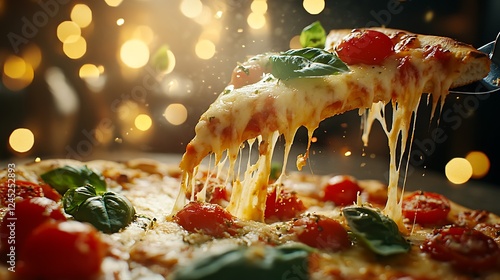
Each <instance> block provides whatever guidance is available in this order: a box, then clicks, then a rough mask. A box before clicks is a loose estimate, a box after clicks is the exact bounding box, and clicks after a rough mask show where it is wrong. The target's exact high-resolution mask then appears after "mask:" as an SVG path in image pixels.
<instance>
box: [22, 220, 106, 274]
mask: <svg viewBox="0 0 500 280" xmlns="http://www.w3.org/2000/svg"><path fill="white" fill-rule="evenodd" d="M106 250H107V246H106V244H105V243H104V242H103V241H102V240H101V238H100V237H99V234H98V232H97V231H96V230H95V229H94V228H93V227H92V226H90V225H88V224H85V223H80V222H76V221H62V222H61V221H58V222H54V221H49V222H45V223H43V224H42V225H40V226H39V227H37V228H36V229H35V230H34V231H33V233H32V234H31V235H30V236H29V238H27V239H26V241H25V244H24V246H23V247H22V254H21V257H20V259H19V260H20V261H19V262H20V264H19V275H22V277H21V278H23V279H90V277H92V276H96V275H97V273H98V272H99V271H100V268H101V263H102V261H103V259H104V256H105V254H106Z"/></svg>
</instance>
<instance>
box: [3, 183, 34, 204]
mask: <svg viewBox="0 0 500 280" xmlns="http://www.w3.org/2000/svg"><path fill="white" fill-rule="evenodd" d="M41 196H43V189H42V187H40V186H39V185H37V184H35V183H31V182H27V181H21V180H16V181H15V183H13V182H9V181H5V182H4V183H3V184H2V185H0V202H1V203H2V205H4V206H8V204H9V202H10V203H13V202H15V201H16V200H18V199H27V198H32V197H41Z"/></svg>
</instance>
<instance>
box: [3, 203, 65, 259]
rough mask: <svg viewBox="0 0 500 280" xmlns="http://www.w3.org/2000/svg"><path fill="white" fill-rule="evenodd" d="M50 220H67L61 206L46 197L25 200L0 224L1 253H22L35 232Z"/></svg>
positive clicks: (10, 211) (9, 212)
mask: <svg viewBox="0 0 500 280" xmlns="http://www.w3.org/2000/svg"><path fill="white" fill-rule="evenodd" d="M50 220H60V221H63V220H66V217H65V216H64V214H63V212H62V210H61V208H60V207H59V204H57V203H56V202H55V201H53V200H50V199H48V198H45V197H35V198H30V199H23V200H20V201H18V202H17V203H16V204H15V208H12V209H10V210H9V211H8V212H7V213H6V214H5V216H4V218H3V220H2V222H1V223H0V246H1V247H0V252H2V255H3V256H5V254H4V253H6V252H10V251H12V247H14V248H15V251H16V252H18V253H19V252H20V249H21V248H22V247H23V244H24V242H25V240H26V239H27V238H28V237H29V236H30V235H31V233H32V232H33V230H34V229H35V228H36V227H38V226H39V225H41V224H42V223H44V222H46V221H50Z"/></svg>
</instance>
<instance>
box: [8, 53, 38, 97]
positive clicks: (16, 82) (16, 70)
mask: <svg viewBox="0 0 500 280" xmlns="http://www.w3.org/2000/svg"><path fill="white" fill-rule="evenodd" d="M34 77H35V72H34V70H33V67H32V66H31V64H29V63H27V61H25V60H24V59H23V58H21V57H19V56H15V55H10V56H8V57H7V58H6V60H5V62H4V66H3V75H2V83H3V85H4V86H5V87H6V88H8V89H10V90H12V91H19V90H22V89H24V88H26V87H27V86H28V85H30V84H31V82H33V78H34Z"/></svg>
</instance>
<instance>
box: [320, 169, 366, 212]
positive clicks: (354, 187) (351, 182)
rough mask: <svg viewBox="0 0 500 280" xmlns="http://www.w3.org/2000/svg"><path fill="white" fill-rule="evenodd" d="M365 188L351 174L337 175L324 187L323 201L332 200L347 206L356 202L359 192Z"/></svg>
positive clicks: (336, 203)
mask: <svg viewBox="0 0 500 280" xmlns="http://www.w3.org/2000/svg"><path fill="white" fill-rule="evenodd" d="M362 191H363V190H362V189H361V187H360V186H359V185H358V183H357V182H356V180H355V179H354V178H353V177H351V176H343V175H337V176H334V177H332V178H330V180H328V184H327V185H326V186H325V188H324V194H323V201H332V202H333V203H335V205H338V206H346V205H352V204H353V203H355V202H356V200H357V197H358V193H361V192H362Z"/></svg>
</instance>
